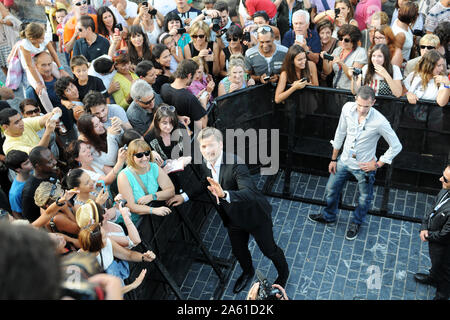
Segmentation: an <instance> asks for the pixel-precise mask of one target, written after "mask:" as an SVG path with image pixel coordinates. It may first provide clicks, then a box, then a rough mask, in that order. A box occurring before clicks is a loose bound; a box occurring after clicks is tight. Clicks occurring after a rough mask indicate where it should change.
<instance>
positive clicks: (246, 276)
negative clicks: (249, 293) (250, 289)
mask: <svg viewBox="0 0 450 320" xmlns="http://www.w3.org/2000/svg"><path fill="white" fill-rule="evenodd" d="M254 275H255V270H254V269H253V270H252V271H251V272H248V273H242V274H241V275H240V276H239V278H238V279H237V280H236V284H235V285H234V288H233V293H239V292H241V291H242V290H243V289H244V288H245V287H246V286H247V284H248V283H249V282H250V281H252V279H253V276H254Z"/></svg>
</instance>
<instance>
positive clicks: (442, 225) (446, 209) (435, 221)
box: [420, 189, 450, 245]
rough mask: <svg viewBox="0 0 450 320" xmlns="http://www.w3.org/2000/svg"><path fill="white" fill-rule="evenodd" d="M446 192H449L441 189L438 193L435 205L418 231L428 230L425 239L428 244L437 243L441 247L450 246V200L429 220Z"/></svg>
mask: <svg viewBox="0 0 450 320" xmlns="http://www.w3.org/2000/svg"><path fill="white" fill-rule="evenodd" d="M447 192H450V190H446V189H442V190H441V191H440V192H439V194H438V195H437V197H436V203H435V204H434V205H433V207H432V208H431V209H430V210H429V211H430V212H429V213H428V214H427V215H426V216H425V218H424V219H423V220H422V226H421V228H420V230H428V238H427V239H428V241H429V242H430V243H439V244H441V245H449V244H450V200H449V201H447V202H446V203H445V204H444V205H443V206H441V207H440V208H439V210H437V212H436V213H435V214H434V215H433V217H431V218H430V216H431V214H432V213H433V209H434V208H435V207H436V205H437V204H438V203H439V201H440V200H441V199H442V197H443V196H444V195H445V194H446V193H447ZM447 197H448V196H447Z"/></svg>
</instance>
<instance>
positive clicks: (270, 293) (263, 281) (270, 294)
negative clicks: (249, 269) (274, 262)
mask: <svg viewBox="0 0 450 320" xmlns="http://www.w3.org/2000/svg"><path fill="white" fill-rule="evenodd" d="M256 277H257V278H258V282H259V290H258V295H257V296H256V300H281V297H282V296H283V294H282V292H281V291H280V290H279V289H277V288H274V287H272V284H270V283H269V281H267V278H265V277H264V276H263V274H262V273H261V272H260V271H259V270H256ZM277 294H279V295H280V298H278V297H277Z"/></svg>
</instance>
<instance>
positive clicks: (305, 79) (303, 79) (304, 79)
mask: <svg viewBox="0 0 450 320" xmlns="http://www.w3.org/2000/svg"><path fill="white" fill-rule="evenodd" d="M300 81H308V78H302V80H300Z"/></svg>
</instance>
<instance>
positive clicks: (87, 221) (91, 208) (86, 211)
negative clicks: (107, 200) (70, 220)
mask: <svg viewBox="0 0 450 320" xmlns="http://www.w3.org/2000/svg"><path fill="white" fill-rule="evenodd" d="M76 219H77V224H78V226H79V227H80V228H84V227H86V226H88V225H91V224H94V223H98V210H97V205H96V204H95V202H94V201H93V200H91V199H89V200H88V201H86V203H85V204H83V205H82V206H81V207H79V208H78V210H77V212H76Z"/></svg>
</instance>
